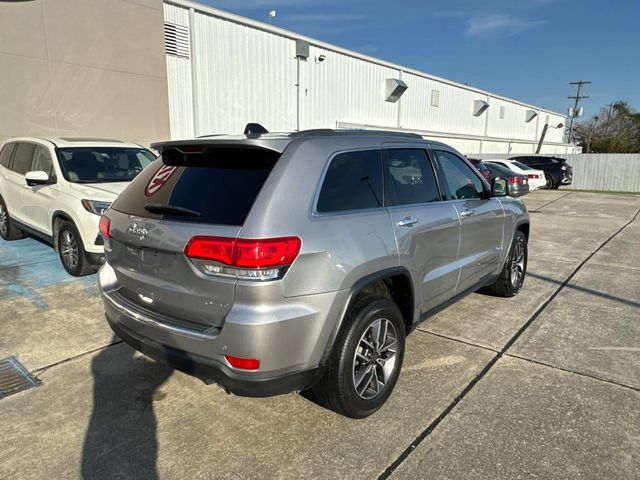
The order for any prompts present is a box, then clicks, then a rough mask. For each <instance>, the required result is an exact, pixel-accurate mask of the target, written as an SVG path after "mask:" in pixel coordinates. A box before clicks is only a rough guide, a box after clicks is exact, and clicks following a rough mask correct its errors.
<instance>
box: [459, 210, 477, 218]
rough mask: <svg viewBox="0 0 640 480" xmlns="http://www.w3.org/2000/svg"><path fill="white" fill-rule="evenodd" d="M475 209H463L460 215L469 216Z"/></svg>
mask: <svg viewBox="0 0 640 480" xmlns="http://www.w3.org/2000/svg"><path fill="white" fill-rule="evenodd" d="M475 213H476V211H475V210H465V211H464V212H461V213H460V216H461V217H470V216H471V215H473V214H475Z"/></svg>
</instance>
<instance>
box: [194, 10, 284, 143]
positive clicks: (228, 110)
mask: <svg viewBox="0 0 640 480" xmlns="http://www.w3.org/2000/svg"><path fill="white" fill-rule="evenodd" d="M192 28H193V29H194V39H195V41H194V45H193V46H192V47H193V49H194V52H195V53H194V55H193V58H192V61H194V62H195V73H196V75H197V78H196V91H195V92H194V96H195V101H196V122H195V134H196V135H207V134H219V133H241V132H242V131H243V130H244V127H245V125H246V124H247V123H248V122H258V123H261V124H262V125H264V126H265V127H266V128H267V129H269V130H271V131H291V130H293V129H295V117H296V96H295V79H296V77H295V74H296V70H295V62H294V60H293V58H294V57H295V42H294V41H292V40H291V39H288V38H285V37H282V36H279V35H273V34H270V33H268V32H264V31H262V30H258V29H256V28H252V27H249V26H245V25H240V24H238V23H236V22H232V21H229V20H225V19H222V18H218V17H214V16H212V15H208V14H206V13H200V12H196V13H195V17H194V24H193V25H192Z"/></svg>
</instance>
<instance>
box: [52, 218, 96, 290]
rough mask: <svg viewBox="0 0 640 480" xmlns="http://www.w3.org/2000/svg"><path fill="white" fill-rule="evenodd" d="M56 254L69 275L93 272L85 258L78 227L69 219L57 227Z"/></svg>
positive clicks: (79, 275) (80, 275)
mask: <svg viewBox="0 0 640 480" xmlns="http://www.w3.org/2000/svg"><path fill="white" fill-rule="evenodd" d="M58 255H59V256H60V262H62V266H63V267H64V269H65V270H66V271H67V273H68V274H69V275H73V276H74V277H83V276H85V275H89V274H91V273H94V272H95V268H94V266H93V265H91V264H90V263H89V261H88V259H87V254H86V252H85V250H84V245H83V244H82V237H80V234H79V233H78V229H77V228H76V226H75V225H74V224H73V222H70V221H64V222H62V223H61V224H60V227H59V228H58Z"/></svg>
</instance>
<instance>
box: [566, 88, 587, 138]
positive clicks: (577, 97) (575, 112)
mask: <svg viewBox="0 0 640 480" xmlns="http://www.w3.org/2000/svg"><path fill="white" fill-rule="evenodd" d="M590 83H591V82H587V81H584V80H578V81H577V82H570V83H569V85H577V86H578V91H577V92H576V95H575V96H573V97H567V98H570V99H572V100H575V102H574V103H573V112H571V120H570V121H569V143H571V140H573V120H574V119H575V118H576V117H577V116H578V104H579V103H580V100H582V99H583V98H589V97H588V96H586V95H580V90H581V89H582V86H583V85H589V84H590Z"/></svg>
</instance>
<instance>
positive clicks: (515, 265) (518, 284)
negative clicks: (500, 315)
mask: <svg viewBox="0 0 640 480" xmlns="http://www.w3.org/2000/svg"><path fill="white" fill-rule="evenodd" d="M527 257H528V246H527V237H526V236H525V234H524V233H522V232H521V231H520V230H516V234H515V235H514V236H513V241H512V242H511V248H510V249H509V253H508V255H507V259H506V261H505V262H504V267H502V271H501V272H500V275H499V276H498V278H497V279H496V281H495V283H494V284H493V285H491V286H490V287H489V290H491V292H492V293H493V294H495V295H497V296H499V297H513V296H515V295H517V294H518V292H519V291H520V290H521V289H522V285H523V284H524V277H525V275H526V273H527Z"/></svg>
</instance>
